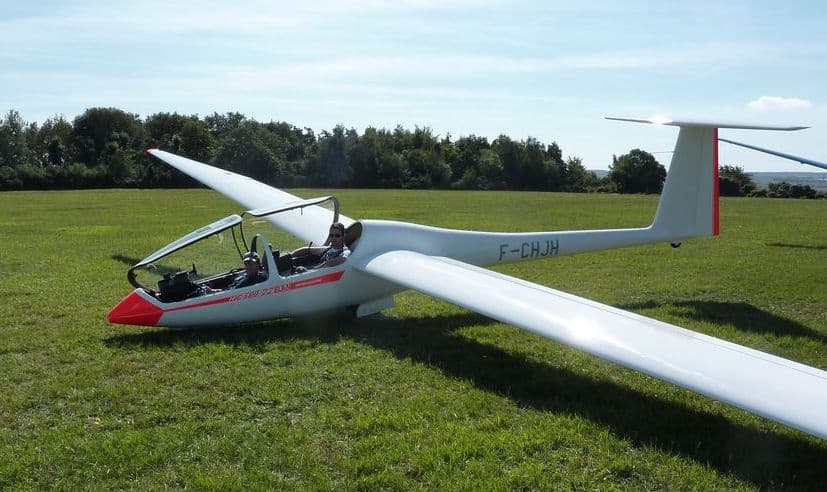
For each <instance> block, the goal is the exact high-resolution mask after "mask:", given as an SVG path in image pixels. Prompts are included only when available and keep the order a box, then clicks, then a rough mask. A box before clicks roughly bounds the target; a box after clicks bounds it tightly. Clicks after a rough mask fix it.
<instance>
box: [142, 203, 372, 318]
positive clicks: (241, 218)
mask: <svg viewBox="0 0 827 492" xmlns="http://www.w3.org/2000/svg"><path fill="white" fill-rule="evenodd" d="M308 207H313V210H314V212H316V213H318V211H319V210H322V211H324V213H326V214H329V223H328V224H327V227H328V228H329V225H330V224H333V223H335V222H338V220H339V202H338V200H337V199H336V198H335V197H333V196H325V197H320V198H313V199H308V200H300V201H296V202H292V203H287V204H283V205H281V206H278V207H270V208H258V209H253V210H247V211H245V212H243V213H242V214H241V215H238V214H233V215H230V216H228V217H224V218H223V219H220V220H217V221H215V222H213V223H211V224H208V225H205V226H203V227H200V228H198V229H196V230H194V231H192V232H190V233H189V234H187V235H185V236H183V237H181V238H180V239H177V240H175V241H173V242H172V243H170V244H168V245H166V246H164V247H163V248H161V249H159V250H158V251H155V252H154V253H152V254H151V255H149V256H147V257H146V258H144V259H143V260H141V261H140V262H138V263H136V264H135V265H134V266H132V268H130V269H129V272H128V273H127V279H128V280H129V283H130V284H132V286H134V287H135V288H138V289H143V290H144V291H145V292H147V293H148V294H150V295H152V296H153V297H155V298H156V299H158V300H159V301H161V302H164V303H168V302H178V301H182V300H185V299H189V298H192V297H198V296H200V295H204V294H205V293H207V292H215V291H220V290H224V289H227V288H228V287H229V286H230V284H231V283H232V281H233V279H235V278H236V277H237V276H238V275H241V274H243V272H244V270H245V269H244V268H243V267H241V264H242V261H243V260H244V259H245V257H247V256H248V255H254V256H256V257H257V258H258V259H259V263H260V266H261V270H262V271H261V278H267V279H268V280H269V279H273V278H274V277H273V276H277V277H282V278H285V277H290V276H292V275H294V274H295V273H296V272H297V271H299V270H301V269H299V270H297V267H304V268H311V267H312V266H313V265H314V264H315V262H316V260H318V258H319V257H320V256H321V255H322V254H323V253H324V251H325V250H326V249H327V247H328V246H327V242H326V243H322V244H319V245H314V244H313V243H312V242H311V244H309V245H307V246H303V247H300V248H295V249H292V250H291V251H288V252H285V253H281V252H280V251H279V250H278V249H276V248H274V247H273V246H272V245H271V243H269V242H268V241H267V237H265V235H264V234H262V233H258V232H255V231H250V230H249V229H254V228H253V227H250V225H251V224H252V225H254V224H256V223H261V222H264V221H267V222H271V223H274V224H279V221H280V219H283V218H285V217H288V216H299V217H300V216H301V215H302V214H303V213H304V212H305V211H306V209H308ZM245 223H246V224H247V225H248V230H245ZM360 226H361V224H359V223H353V224H351V225H350V227H348V232H349V236H350V243H351V244H350V246H353V245H354V243H355V241H356V240H357V239H358V235H359V234H358V233H359V232H360V231H361V227H360ZM319 232H320V236H323V235H325V234H326V233H327V229H325V230H324V231H319ZM229 238H231V240H229ZM279 239H280V238H279ZM139 276H140V277H141V280H139V278H138V277H139ZM154 282H157V284H158V287H157V289H156V288H154V287H150V286H149V285H152V283H154ZM147 284H148V285H147Z"/></svg>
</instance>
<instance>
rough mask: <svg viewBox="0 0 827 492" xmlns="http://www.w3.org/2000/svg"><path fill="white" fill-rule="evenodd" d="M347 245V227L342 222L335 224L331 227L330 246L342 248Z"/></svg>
mask: <svg viewBox="0 0 827 492" xmlns="http://www.w3.org/2000/svg"><path fill="white" fill-rule="evenodd" d="M344 243H345V226H344V224H342V223H341V222H334V223H333V224H331V225H330V244H331V245H332V246H335V247H336V248H341V247H342V245H343V244H344Z"/></svg>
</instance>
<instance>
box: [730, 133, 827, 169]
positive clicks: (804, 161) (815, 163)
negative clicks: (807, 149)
mask: <svg viewBox="0 0 827 492" xmlns="http://www.w3.org/2000/svg"><path fill="white" fill-rule="evenodd" d="M718 140H720V141H721V142H726V143H730V144H733V145H739V146H741V147H746V148H748V149H752V150H757V151H758V152H764V153H766V154H771V155H775V156H778V157H783V158H784V159H789V160H791V161H796V162H800V163H802V164H809V165H811V166H815V167H820V168H821V169H827V162H820V161H815V160H813V159H807V158H806V157H801V156H797V155H792V154H785V153H784V152H778V151H777V150H772V149H765V148H763V147H758V146H756V145H749V144H745V143H741V142H736V141H735V140H727V139H725V138H719V139H718Z"/></svg>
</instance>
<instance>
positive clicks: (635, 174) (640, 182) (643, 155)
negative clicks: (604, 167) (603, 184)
mask: <svg viewBox="0 0 827 492" xmlns="http://www.w3.org/2000/svg"><path fill="white" fill-rule="evenodd" d="M608 178H609V180H610V181H612V182H613V183H614V185H615V186H616V187H617V191H618V192H619V193H660V191H661V189H663V181H664V179H666V168H665V167H663V166H662V165H661V164H660V163H659V162H658V161H657V160H656V159H655V157H654V156H653V155H652V154H650V153H648V152H646V151H643V150H640V149H633V150H631V151H630V152H629V153H628V154H623V155H622V156H620V157H619V158H618V157H615V158H613V163H612V165H611V166H610V167H609V174H608Z"/></svg>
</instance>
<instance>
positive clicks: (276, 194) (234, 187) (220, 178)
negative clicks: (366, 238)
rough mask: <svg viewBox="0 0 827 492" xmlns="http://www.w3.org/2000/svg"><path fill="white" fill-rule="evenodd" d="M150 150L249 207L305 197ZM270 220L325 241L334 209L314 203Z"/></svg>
mask: <svg viewBox="0 0 827 492" xmlns="http://www.w3.org/2000/svg"><path fill="white" fill-rule="evenodd" d="M147 152H149V153H150V154H151V155H154V156H155V157H157V158H158V159H161V160H162V161H164V162H165V163H167V164H169V165H170V166H172V167H174V168H175V169H178V170H179V171H181V172H182V173H184V174H186V175H188V176H190V177H192V178H194V179H197V180H198V181H200V182H202V183H204V184H205V185H207V186H209V187H210V188H212V189H213V190H215V191H217V192H219V193H221V194H222V195H224V196H226V197H227V198H229V199H231V200H233V201H235V202H237V203H240V204H241V205H243V206H244V207H246V208H248V209H262V208H266V207H267V208H273V207H280V206H282V205H287V204H290V203H295V202H301V201H302V198H300V197H298V196H296V195H292V194H290V193H287V192H286V191H281V190H279V189H277V188H273V187H272V186H269V185H266V184H264V183H261V182H259V181H256V180H254V179H252V178H248V177H246V176H242V175H240V174H236V173H234V172H231V171H227V170H225V169H220V168H217V167H213V166H209V165H207V164H202V163H200V162H197V161H194V160H192V159H187V158H186V157H181V156H179V155H175V154H171V153H169V152H165V151H163V150H158V149H150V150H148V151H147ZM267 220H269V221H270V222H272V223H273V224H274V225H276V226H277V227H281V228H282V229H284V230H286V231H288V232H290V233H291V234H293V235H295V236H296V237H298V238H300V239H303V240H305V241H313V243H314V244H324V242H325V241H326V240H327V233H328V229H329V227H330V224H331V223H332V222H333V211H332V210H328V209H326V208H324V207H320V206H315V205H311V206H308V207H305V208H302V209H297V210H293V211H290V212H286V213H280V214H276V215H271V216H268V217H267ZM339 222H342V223H343V224H344V225H345V227H347V226H349V225H350V224H352V223H353V219H350V218H349V217H345V216H342V215H340V216H339Z"/></svg>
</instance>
